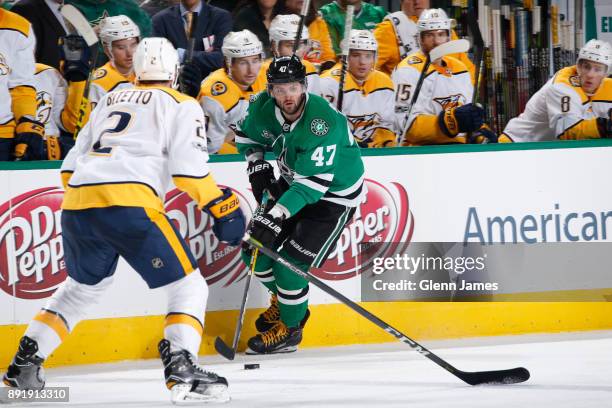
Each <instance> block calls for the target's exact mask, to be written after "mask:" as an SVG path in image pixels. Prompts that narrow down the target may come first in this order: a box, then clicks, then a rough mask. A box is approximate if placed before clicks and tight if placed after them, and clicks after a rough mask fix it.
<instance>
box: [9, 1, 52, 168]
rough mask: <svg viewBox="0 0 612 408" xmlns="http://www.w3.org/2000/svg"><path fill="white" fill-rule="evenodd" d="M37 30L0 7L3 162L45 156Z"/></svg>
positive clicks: (24, 20)
mask: <svg viewBox="0 0 612 408" xmlns="http://www.w3.org/2000/svg"><path fill="white" fill-rule="evenodd" d="M35 42H36V39H35V38H34V31H33V30H32V26H31V25H30V23H29V22H28V20H26V19H25V18H23V17H21V16H20V15H17V14H15V13H13V12H10V11H8V10H5V9H3V8H0V161H8V160H13V159H16V160H40V159H42V158H43V137H44V134H45V129H44V126H43V125H42V124H41V123H40V122H39V121H38V120H36V90H35V88H34V64H35V63H34V44H35Z"/></svg>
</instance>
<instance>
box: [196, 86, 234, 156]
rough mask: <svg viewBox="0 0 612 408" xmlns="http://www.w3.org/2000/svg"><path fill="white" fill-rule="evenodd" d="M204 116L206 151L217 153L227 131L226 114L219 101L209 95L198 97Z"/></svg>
mask: <svg viewBox="0 0 612 408" xmlns="http://www.w3.org/2000/svg"><path fill="white" fill-rule="evenodd" d="M200 104H201V106H202V110H203V111H204V116H205V117H206V137H207V139H208V151H209V152H210V154H213V153H217V152H218V151H219V149H220V148H221V146H222V145H223V142H224V140H225V135H226V134H227V132H228V131H229V124H228V123H227V121H226V119H227V114H226V112H225V109H223V105H221V103H219V101H217V100H215V99H214V98H211V97H209V96H203V97H202V98H201V99H200Z"/></svg>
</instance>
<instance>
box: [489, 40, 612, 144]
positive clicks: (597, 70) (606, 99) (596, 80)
mask: <svg viewBox="0 0 612 408" xmlns="http://www.w3.org/2000/svg"><path fill="white" fill-rule="evenodd" d="M609 73H612V46H611V45H610V44H609V43H607V42H605V41H601V40H590V41H589V42H587V43H586V44H585V45H584V47H582V48H581V49H580V52H579V53H578V59H577V61H576V65H572V66H569V67H565V68H562V69H561V70H559V71H557V73H556V74H555V75H554V76H553V77H552V78H551V79H550V80H549V81H548V82H547V83H546V84H545V85H544V86H543V87H542V88H541V89H540V90H539V91H538V92H536V93H535V94H534V95H533V96H532V97H531V99H529V102H527V105H526V106H525V111H524V112H523V113H521V114H520V115H519V116H518V117H516V118H513V119H511V120H510V121H509V122H508V124H507V125H506V128H505V129H504V131H503V133H502V135H501V136H500V139H499V140H500V142H536V141H546V140H557V139H562V140H570V139H597V138H609V137H612V124H611V121H612V118H611V111H610V109H612V79H610V78H606V76H607V75H608V74H609Z"/></svg>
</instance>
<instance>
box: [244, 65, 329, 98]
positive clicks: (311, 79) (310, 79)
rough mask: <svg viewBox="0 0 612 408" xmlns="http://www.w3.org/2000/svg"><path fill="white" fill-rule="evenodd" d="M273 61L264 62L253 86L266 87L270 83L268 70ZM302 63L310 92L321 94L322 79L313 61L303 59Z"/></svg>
mask: <svg viewBox="0 0 612 408" xmlns="http://www.w3.org/2000/svg"><path fill="white" fill-rule="evenodd" d="M271 62H272V59H271V58H270V59H267V60H265V61H264V63H263V64H262V65H261V69H260V70H259V76H258V78H257V81H256V83H255V85H253V86H259V87H264V88H265V87H266V84H267V83H268V81H267V80H266V72H267V71H268V67H269V66H270V63H271ZM302 64H304V67H305V68H306V82H307V85H308V92H310V93H313V94H316V95H320V94H321V92H320V84H319V82H320V81H321V77H319V73H318V72H317V69H316V68H315V66H314V65H313V64H312V63H311V62H309V61H305V60H303V59H302Z"/></svg>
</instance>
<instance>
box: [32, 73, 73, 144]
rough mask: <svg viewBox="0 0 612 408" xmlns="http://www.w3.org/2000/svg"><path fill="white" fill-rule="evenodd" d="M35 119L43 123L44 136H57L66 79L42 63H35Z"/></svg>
mask: <svg viewBox="0 0 612 408" xmlns="http://www.w3.org/2000/svg"><path fill="white" fill-rule="evenodd" d="M34 81H35V82H34V86H35V87H36V119H37V120H38V121H39V122H41V123H43V124H44V125H45V137H49V136H59V129H58V126H57V124H58V123H59V120H60V115H61V112H62V109H63V108H64V103H65V102H66V89H67V86H68V85H67V83H66V80H65V79H64V78H63V77H62V75H61V74H60V73H59V71H58V70H57V69H55V68H53V67H50V66H48V65H44V64H36V74H35V75H34Z"/></svg>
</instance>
